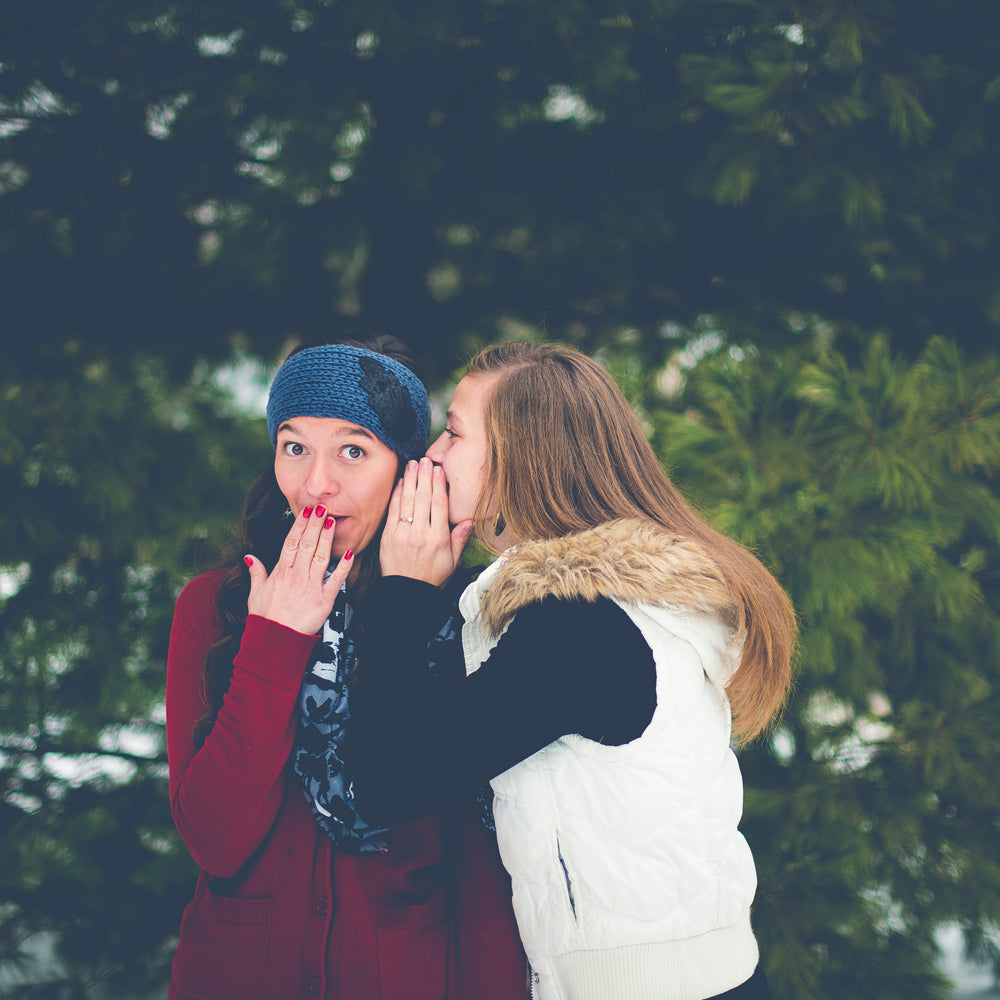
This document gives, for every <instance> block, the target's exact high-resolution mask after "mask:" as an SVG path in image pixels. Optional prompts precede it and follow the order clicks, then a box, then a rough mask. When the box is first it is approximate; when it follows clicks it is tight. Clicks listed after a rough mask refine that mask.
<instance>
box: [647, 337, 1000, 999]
mask: <svg viewBox="0 0 1000 1000" xmlns="http://www.w3.org/2000/svg"><path fill="white" fill-rule="evenodd" d="M646 405H647V408H648V410H649V412H650V414H651V418H652V419H653V422H654V426H655V440H656V442H657V446H658V448H659V449H660V453H661V454H662V455H663V456H664V457H665V458H666V460H667V461H668V464H669V468H670V471H671V472H672V474H673V476H674V477H675V478H676V479H677V481H678V482H679V483H680V484H681V485H682V486H683V487H685V488H686V490H687V492H688V493H689V494H691V495H692V496H693V498H694V499H696V500H697V501H698V502H700V503H701V504H703V505H704V508H705V510H706V512H707V513H708V514H709V515H710V517H711V519H712V520H713V521H714V523H716V524H717V526H718V527H720V528H722V529H723V530H725V531H727V532H730V533H732V534H733V535H734V536H736V537H738V538H739V539H740V540H741V541H743V542H744V543H745V544H748V545H750V546H751V547H752V548H753V549H754V550H755V551H757V552H758V553H759V554H760V555H761V557H762V558H763V559H764V560H765V562H766V563H768V564H769V565H770V566H771V567H772V568H773V570H774V571H775V572H776V574H777V575H778V577H779V578H780V579H781V580H782V582H783V583H784V584H785V585H786V587H787V588H788V590H789V592H790V595H791V597H792V599H793V601H794V603H795V605H796V608H797V610H798V613H799V616H800V623H801V628H802V634H801V642H800V646H799V650H798V657H797V671H798V672H797V681H796V685H795V689H794V694H793V698H792V701H791V704H790V706H789V707H788V709H787V711H786V713H785V715H784V717H783V720H782V721H781V723H780V725H779V727H778V728H777V729H776V730H775V731H774V733H773V734H772V736H771V738H770V739H769V740H768V741H766V742H764V743H762V744H760V745H757V746H755V747H754V748H752V749H750V750H748V751H745V752H744V753H743V755H742V766H743V769H744V775H745V779H746V784H747V795H746V812H745V830H746V833H747V836H748V839H749V841H750V843H751V846H752V848H753V850H754V853H755V856H756V858H757V861H758V867H759V875H760V879H761V884H760V889H759V892H758V897H757V902H756V906H755V927H756V929H757V932H758V934H759V936H760V940H761V946H762V952H763V956H764V962H765V966H766V968H767V972H768V975H769V976H770V978H771V980H772V985H773V987H774V990H775V995H776V996H778V997H781V998H783V1000H793V998H795V1000H797V998H803V1000H804V998H805V997H810V996H822V997H825V998H828V1000H838V998H843V1000H848V998H853V997H859V996H864V997H866V998H874V1000H881V998H884V1000H892V998H897V997H899V996H910V997H946V996H949V995H950V990H949V989H948V987H947V984H945V983H942V981H941V977H940V975H939V973H938V972H937V971H936V970H935V960H936V950H935V949H936V946H935V931H936V930H937V929H938V928H939V927H940V926H941V925H942V924H943V923H944V922H948V921H955V922H957V923H959V924H960V925H961V926H962V928H963V930H964V932H965V935H966V941H967V943H968V945H969V947H970V950H971V952H972V953H973V954H978V955H979V956H980V957H981V958H983V957H985V958H989V959H990V960H992V962H993V963H994V966H995V968H998V969H1000V961H998V959H1000V951H998V948H997V945H998V938H997V932H998V930H1000V855H998V852H997V829H998V824H1000V789H998V786H997V783H996V781H995V780H994V775H995V769H996V766H997V763H998V761H1000V757H998V754H1000V721H998V720H1000V684H998V681H1000V587H998V584H1000V577H998V574H997V566H998V565H1000V501H998V499H997V494H996V475H997V470H998V466H1000V362H998V360H997V359H996V358H985V359H982V360H978V361H970V360H968V359H966V358H964V357H963V356H962V354H961V352H960V351H959V350H958V349H957V348H956V347H955V346H954V345H953V344H950V343H948V342H946V341H943V340H938V339H935V340H932V341H931V342H930V343H929V344H928V346H927V347H926V348H925V349H924V351H922V352H921V354H920V356H919V357H918V358H917V359H916V360H915V361H914V362H909V361H907V360H904V359H901V358H900V357H898V356H895V355H893V354H892V353H891V352H890V350H889V347H888V344H887V341H886V339H885V338H882V337H876V338H873V339H872V341H871V343H870V345H869V346H868V348H867V350H866V351H865V353H864V356H863V357H862V358H861V359H860V360H859V362H858V363H857V365H851V364H849V363H848V362H847V361H846V360H845V358H844V356H843V355H841V354H839V353H838V352H836V351H833V350H829V349H826V350H823V349H802V350H795V351H791V350H789V351H785V352H782V353H779V354H774V355H771V354H765V353H763V352H761V353H759V354H758V353H756V352H752V351H751V352H738V351H732V350H728V351H727V350H721V351H718V352H716V353H715V354H713V355H711V356H709V357H707V358H705V359H703V360H702V361H700V362H699V363H697V364H696V365H695V366H694V367H693V368H692V369H691V370H689V371H687V372H686V373H685V375H684V376H683V389H682V390H681V392H680V395H679V397H678V398H675V399H671V400H670V401H669V404H668V402H667V400H665V399H664V398H663V395H662V393H658V392H657V390H656V387H655V385H653V386H651V387H650V388H649V390H648V393H647V399H646Z"/></svg>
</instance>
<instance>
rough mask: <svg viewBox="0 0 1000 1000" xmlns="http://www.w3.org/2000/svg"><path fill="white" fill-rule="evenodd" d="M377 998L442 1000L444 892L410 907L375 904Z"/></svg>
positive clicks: (445, 983)
mask: <svg viewBox="0 0 1000 1000" xmlns="http://www.w3.org/2000/svg"><path fill="white" fill-rule="evenodd" d="M375 923H376V934H377V936H378V970H379V971H378V974H379V986H380V988H381V993H380V994H379V1000H444V998H445V997H446V996H447V994H448V965H449V956H448V947H449V906H448V896H447V894H446V893H443V892H442V893H439V894H438V895H437V896H434V897H433V898H431V899H429V900H427V901H426V902H424V903H417V904H415V905H413V906H377V907H376V914H375Z"/></svg>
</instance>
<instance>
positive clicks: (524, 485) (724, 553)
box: [466, 341, 797, 741]
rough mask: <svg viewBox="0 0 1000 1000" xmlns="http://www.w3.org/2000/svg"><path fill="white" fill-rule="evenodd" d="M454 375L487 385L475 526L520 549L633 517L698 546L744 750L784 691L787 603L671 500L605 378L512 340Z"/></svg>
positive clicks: (765, 577)
mask: <svg viewBox="0 0 1000 1000" xmlns="http://www.w3.org/2000/svg"><path fill="white" fill-rule="evenodd" d="M466 374H467V375H468V376H469V377H471V378H482V379H489V380H490V382H491V383H492V389H491V391H490V392H489V395H488V396H487V399H486V402H485V406H484V419H485V425H486V437H487V460H486V468H485V477H484V483H483V492H482V495H481V497H480V499H479V509H478V510H477V512H476V522H477V523H478V524H481V523H483V519H484V516H485V514H486V508H487V506H489V507H490V508H491V509H492V510H498V511H500V512H502V514H503V517H504V519H505V520H506V523H507V525H508V527H509V528H510V530H511V532H512V534H513V536H514V537H515V538H518V539H521V540H525V541H526V540H529V539H545V538H558V537H562V536H563V535H568V534H572V533H574V532H578V531H583V530H585V529H587V528H593V527H596V526H597V525H599V524H602V523H604V522H606V521H611V520H616V519H619V518H636V517H638V518H645V519H647V520H651V521H654V522H656V523H657V524H659V525H662V526H663V527H664V528H666V529H668V530H670V531H672V532H675V533H677V534H679V535H684V536H686V537H688V538H692V539H694V540H695V541H697V542H699V543H700V544H701V546H702V547H703V548H704V549H705V551H706V552H707V553H708V554H709V556H711V558H712V559H713V560H714V561H715V563H716V565H717V566H718V568H719V570H720V571H721V573H722V575H723V577H724V579H725V580H726V583H727V584H728V586H729V589H730V591H731V592H732V596H733V603H734V610H735V612H736V619H737V625H738V628H739V629H740V631H741V632H742V633H743V635H744V645H743V653H742V659H741V662H740V669H739V670H737V671H736V673H735V675H734V677H733V679H732V681H731V682H730V684H729V687H728V689H727V693H728V696H729V700H730V704H731V707H732V713H733V733H734V735H735V736H736V738H737V739H738V740H740V741H747V740H750V739H753V738H754V737H755V736H757V735H758V734H760V733H761V732H762V731H763V730H765V729H766V728H767V727H768V726H769V725H770V724H771V723H772V722H773V720H774V719H775V718H776V717H777V715H778V713H779V712H780V710H781V707H782V705H783V704H784V701H785V699H786V697H787V695H788V691H789V688H790V685H791V655H792V649H793V646H794V643H795V636H796V631H797V625H796V620H795V613H794V610H793V608H792V604H791V601H790V600H789V599H788V596H787V595H786V593H785V591H784V590H783V589H782V588H781V586H780V585H779V584H778V582H777V580H775V578H774V577H773V576H772V575H771V573H770V572H769V571H768V570H767V569H766V568H765V567H764V566H763V564H762V563H761V562H760V561H759V560H758V559H757V557H756V556H754V555H753V554H752V553H751V552H749V551H748V550H747V549H746V548H744V547H743V546H742V545H740V544H738V543H737V542H735V541H733V540H732V539H730V538H727V537H726V536H725V535H723V534H721V533H720V532H718V531H716V530H715V529H714V528H712V527H710V526H709V525H708V524H707V523H706V522H705V520H704V519H703V518H701V517H700V516H699V515H698V514H697V513H696V512H695V510H694V509H693V508H692V506H691V505H690V504H689V503H688V502H687V501H686V500H685V499H684V498H683V497H682V496H681V494H680V493H679V491H678V490H677V488H676V487H675V486H674V485H673V483H672V482H671V481H670V479H669V477H668V476H667V474H666V472H664V470H663V468H662V466H661V465H660V462H659V460H658V459H657V457H656V455H655V453H654V452H653V449H652V447H651V445H650V444H649V441H648V440H647V439H646V436H645V435H644V434H643V432H642V428H641V427H640V426H639V422H638V420H637V419H636V417H635V414H634V413H633V412H632V409H631V407H630V406H629V405H628V401H627V400H626V399H625V397H624V396H623V395H622V392H621V390H620V389H619V388H618V386H617V384H616V383H615V381H614V379H613V378H612V377H611V376H610V375H609V374H608V373H607V372H606V371H605V370H604V369H603V368H602V367H601V366H600V365H599V364H598V363H597V362H596V361H594V360H592V359H591V358H589V357H587V356H586V355H585V354H582V353H581V352H580V351H577V350H574V349H572V348H568V347H562V346H560V345H557V344H531V343H524V342H518V341H511V342H505V343H501V344H497V345H494V346H492V347H489V348H486V350H484V351H482V352H481V353H480V354H478V355H477V356H476V357H474V358H473V359H472V361H471V362H470V363H469V365H468V368H467V370H466Z"/></svg>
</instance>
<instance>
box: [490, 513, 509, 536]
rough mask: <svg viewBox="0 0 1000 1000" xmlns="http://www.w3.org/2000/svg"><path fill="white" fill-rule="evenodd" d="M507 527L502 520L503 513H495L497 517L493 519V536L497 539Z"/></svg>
mask: <svg viewBox="0 0 1000 1000" xmlns="http://www.w3.org/2000/svg"><path fill="white" fill-rule="evenodd" d="M506 527H507V522H506V520H505V519H504V516H503V511H499V510H498V511H497V516H496V517H495V518H493V534H494V535H496V536H497V538H499V537H500V536H501V535H502V534H503V533H504V530H505V529H506Z"/></svg>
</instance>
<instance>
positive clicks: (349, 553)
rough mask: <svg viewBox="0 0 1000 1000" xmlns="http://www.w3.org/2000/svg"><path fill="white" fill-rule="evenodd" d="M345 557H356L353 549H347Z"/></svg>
mask: <svg viewBox="0 0 1000 1000" xmlns="http://www.w3.org/2000/svg"><path fill="white" fill-rule="evenodd" d="M344 558H345V559H353V558H354V553H353V552H352V551H351V550H350V549H348V550H347V551H346V552H345V553H344Z"/></svg>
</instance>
